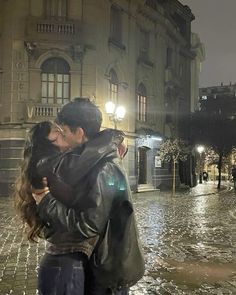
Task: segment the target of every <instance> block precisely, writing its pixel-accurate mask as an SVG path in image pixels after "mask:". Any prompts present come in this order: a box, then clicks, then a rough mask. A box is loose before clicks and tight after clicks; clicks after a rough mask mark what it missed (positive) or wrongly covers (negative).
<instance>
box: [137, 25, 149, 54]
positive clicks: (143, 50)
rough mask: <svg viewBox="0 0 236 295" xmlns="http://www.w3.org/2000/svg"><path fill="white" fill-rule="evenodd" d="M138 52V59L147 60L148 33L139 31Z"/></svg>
mask: <svg viewBox="0 0 236 295" xmlns="http://www.w3.org/2000/svg"><path fill="white" fill-rule="evenodd" d="M139 44H140V45H139V46H140V47H139V48H140V49H139V51H140V57H141V58H143V59H148V52H149V33H148V32H146V31H144V30H140V33H139Z"/></svg>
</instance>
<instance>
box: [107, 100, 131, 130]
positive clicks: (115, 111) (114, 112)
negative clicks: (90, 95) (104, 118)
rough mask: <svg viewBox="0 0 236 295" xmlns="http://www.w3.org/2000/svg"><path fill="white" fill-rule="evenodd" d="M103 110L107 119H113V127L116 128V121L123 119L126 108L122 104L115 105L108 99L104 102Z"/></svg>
mask: <svg viewBox="0 0 236 295" xmlns="http://www.w3.org/2000/svg"><path fill="white" fill-rule="evenodd" d="M105 110H106V113H107V114H108V116H109V119H110V120H111V121H113V123H114V127H115V129H117V123H118V122H121V121H122V120H123V119H124V117H125V114H126V109H125V108H124V107H123V106H117V105H115V104H114V103H113V102H112V101H108V102H107V103H106V104H105Z"/></svg>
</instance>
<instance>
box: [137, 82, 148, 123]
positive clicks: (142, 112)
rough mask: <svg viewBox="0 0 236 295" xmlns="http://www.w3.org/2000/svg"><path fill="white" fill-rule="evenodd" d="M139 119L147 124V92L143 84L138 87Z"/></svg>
mask: <svg viewBox="0 0 236 295" xmlns="http://www.w3.org/2000/svg"><path fill="white" fill-rule="evenodd" d="M137 100H138V101H137V105H138V109H137V119H138V121H142V122H146V121H147V91H146V88H145V86H144V85H143V84H142V83H141V84H139V86H138V93H137Z"/></svg>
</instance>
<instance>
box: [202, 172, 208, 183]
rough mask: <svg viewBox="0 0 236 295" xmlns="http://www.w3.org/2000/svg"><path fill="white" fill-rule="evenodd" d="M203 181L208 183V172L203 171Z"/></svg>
mask: <svg viewBox="0 0 236 295" xmlns="http://www.w3.org/2000/svg"><path fill="white" fill-rule="evenodd" d="M202 177H203V181H204V182H207V181H208V173H207V172H206V171H203V173H202Z"/></svg>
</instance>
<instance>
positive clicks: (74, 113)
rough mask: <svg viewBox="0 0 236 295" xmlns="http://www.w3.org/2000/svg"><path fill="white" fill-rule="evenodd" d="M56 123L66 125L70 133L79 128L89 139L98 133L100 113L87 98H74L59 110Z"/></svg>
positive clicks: (100, 120) (100, 119)
mask: <svg viewBox="0 0 236 295" xmlns="http://www.w3.org/2000/svg"><path fill="white" fill-rule="evenodd" d="M56 121H57V123H58V124H61V125H67V126H68V127H69V128H70V130H71V131H72V132H75V131H76V129H77V128H78V127H81V128H82V129H83V130H84V133H85V135H86V137H87V138H89V139H90V138H93V137H94V136H96V135H97V133H98V132H99V131H100V128H101V124H102V113H101V111H100V110H99V109H98V107H97V106H96V105H95V104H93V103H92V102H91V101H90V100H89V99H88V98H81V97H76V98H75V99H74V101H72V102H69V103H68V104H66V105H65V106H64V107H63V108H62V109H61V111H60V112H59V113H58V115H57V119H56Z"/></svg>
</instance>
